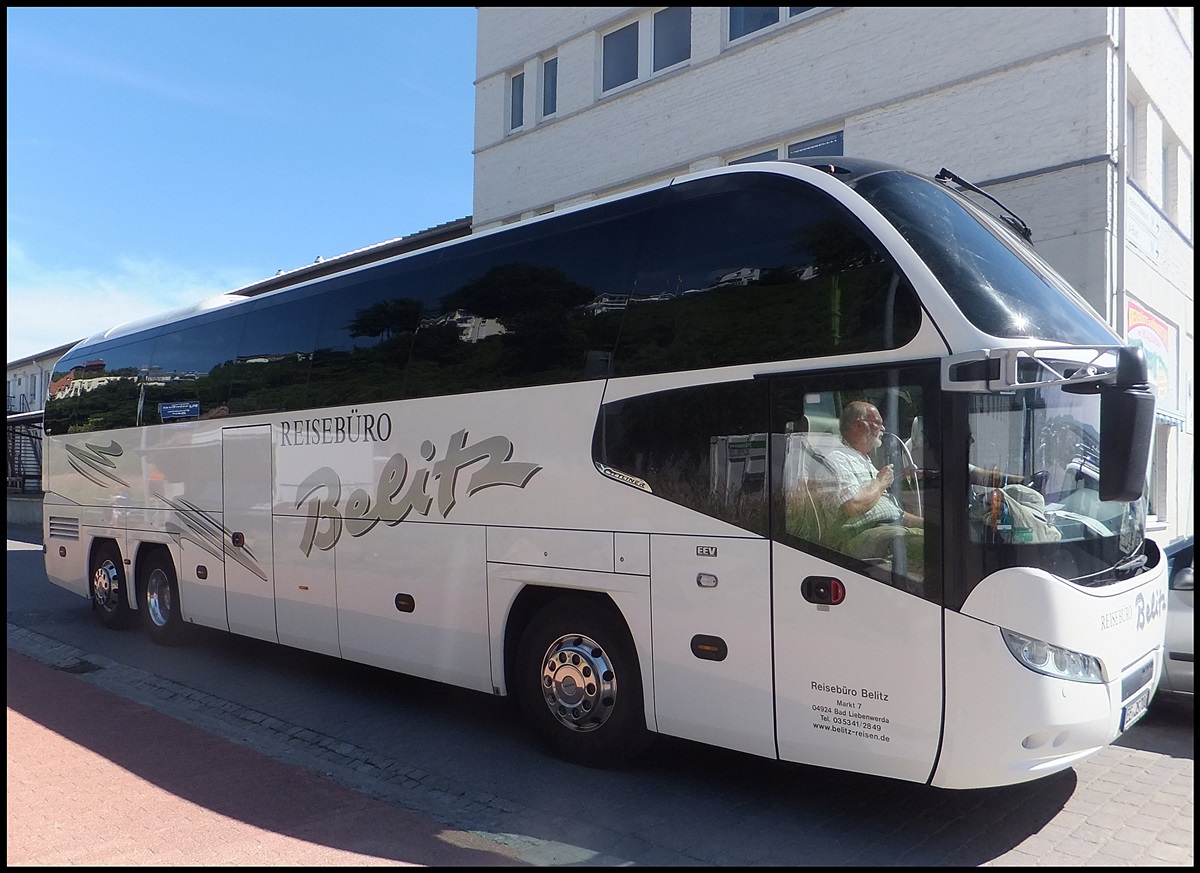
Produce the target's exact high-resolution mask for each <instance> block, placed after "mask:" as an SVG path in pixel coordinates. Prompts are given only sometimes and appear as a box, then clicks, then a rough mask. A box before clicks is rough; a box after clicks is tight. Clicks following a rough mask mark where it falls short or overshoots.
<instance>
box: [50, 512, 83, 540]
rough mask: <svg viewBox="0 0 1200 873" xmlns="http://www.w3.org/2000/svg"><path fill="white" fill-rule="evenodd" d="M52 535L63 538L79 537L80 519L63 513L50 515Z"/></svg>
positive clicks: (73, 538) (74, 538)
mask: <svg viewBox="0 0 1200 873" xmlns="http://www.w3.org/2000/svg"><path fill="white" fill-rule="evenodd" d="M50 536H52V537H58V538H59V539H63V540H77V539H79V519H77V518H67V517H65V516H62V515H52V516H50Z"/></svg>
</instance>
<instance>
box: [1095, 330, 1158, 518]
mask: <svg viewBox="0 0 1200 873" xmlns="http://www.w3.org/2000/svg"><path fill="white" fill-rule="evenodd" d="M1153 432H1154V394H1153V392H1152V391H1151V390H1150V383H1149V376H1148V373H1147V369H1146V357H1145V354H1144V353H1143V352H1142V350H1141V349H1140V348H1138V347H1136V346H1126V347H1125V348H1123V349H1121V350H1120V352H1118V358H1117V378H1116V383H1115V384H1113V385H1105V386H1103V387H1102V388H1101V389H1100V499H1101V500H1115V501H1119V502H1121V503H1127V502H1129V501H1131V500H1138V499H1140V498H1141V496H1142V490H1143V488H1144V487H1145V484H1146V468H1147V466H1148V465H1149V463H1150V441H1151V438H1152V436H1153Z"/></svg>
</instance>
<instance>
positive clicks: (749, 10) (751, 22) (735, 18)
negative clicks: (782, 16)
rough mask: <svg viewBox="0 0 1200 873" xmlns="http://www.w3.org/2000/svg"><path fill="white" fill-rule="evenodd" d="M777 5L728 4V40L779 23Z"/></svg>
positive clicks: (731, 40) (739, 37)
mask: <svg viewBox="0 0 1200 873" xmlns="http://www.w3.org/2000/svg"><path fill="white" fill-rule="evenodd" d="M779 9H780V7H778V6H730V7H729V41H730V42H733V40H735V39H741V38H742V37H743V36H747V35H748V34H751V33H756V32H758V31H760V30H762V29H763V28H765V27H770V26H771V25H772V24H777V23H779Z"/></svg>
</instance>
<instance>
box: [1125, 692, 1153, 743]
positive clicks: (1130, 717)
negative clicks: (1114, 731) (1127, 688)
mask: <svg viewBox="0 0 1200 873" xmlns="http://www.w3.org/2000/svg"><path fill="white" fill-rule="evenodd" d="M1149 706H1150V689H1149V688H1147V689H1146V690H1145V691H1143V692H1142V693H1141V694H1139V695H1138V696H1137V697H1135V698H1133V700H1131V701H1129V703H1127V704H1125V708H1124V709H1123V710H1121V732H1122V733H1124V732H1125V731H1127V730H1129V728H1131V727H1133V725H1134V723H1135V722H1137V720H1138V719H1139V718H1141V717H1142V716H1143V715H1145V714H1146V709H1147V708H1148V707H1149Z"/></svg>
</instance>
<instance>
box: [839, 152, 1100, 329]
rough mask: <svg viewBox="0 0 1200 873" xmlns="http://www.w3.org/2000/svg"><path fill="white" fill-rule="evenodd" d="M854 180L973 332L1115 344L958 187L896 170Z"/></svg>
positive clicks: (1029, 252) (1049, 270)
mask: <svg viewBox="0 0 1200 873" xmlns="http://www.w3.org/2000/svg"><path fill="white" fill-rule="evenodd" d="M853 185H854V189H855V191H857V192H858V193H859V194H860V195H862V196H863V197H864V198H866V200H867V201H868V202H869V203H870V204H871V205H872V206H874V207H875V208H876V209H878V210H879V212H880V213H881V214H882V215H883V216H884V218H886V219H887V220H888V221H889V222H891V224H892V225H893V226H894V227H895V228H896V229H897V230H899V231H900V233H901V234H902V235H903V236H904V238H905V239H906V240H908V242H909V244H910V245H912V247H913V249H915V250H916V252H917V254H918V255H920V256H921V258H922V259H923V260H924V261H925V263H926V264H927V265H928V266H929V269H930V270H931V271H932V272H933V274H934V275H935V276H936V277H937V278H938V281H940V282H941V283H942V285H943V287H945V289H946V292H947V293H948V294H949V295H950V297H951V298H953V300H954V302H955V304H956V305H957V306H958V307H959V308H960V309H961V310H962V313H963V315H965V316H966V317H967V318H968V319H969V320H970V321H971V323H972V324H974V325H975V326H976V327H978V328H979V329H980V330H982V331H985V332H986V333H989V334H991V335H992V336H997V337H1011V338H1018V337H1031V338H1036V339H1051V340H1056V341H1062V342H1069V343H1080V344H1088V343H1112V342H1115V341H1116V340H1115V338H1114V337H1113V334H1112V333H1111V331H1110V330H1109V328H1108V327H1107V325H1105V324H1104V322H1103V321H1102V320H1101V319H1100V318H1099V317H1098V316H1097V315H1096V314H1095V312H1094V311H1093V310H1092V308H1091V307H1090V306H1089V305H1088V304H1087V303H1086V301H1084V300H1083V298H1082V297H1081V296H1080V295H1079V293H1078V292H1077V291H1075V290H1074V289H1073V288H1072V287H1071V286H1070V285H1069V284H1068V283H1067V282H1066V281H1065V280H1064V279H1063V278H1062V277H1061V276H1059V275H1058V273H1057V272H1055V270H1054V268H1053V267H1051V266H1050V265H1049V264H1047V263H1046V261H1045V260H1044V259H1043V258H1042V257H1041V256H1040V255H1038V254H1037V252H1035V251H1034V250H1033V249H1032V248H1031V247H1030V246H1028V245H1027V244H1026V243H1025V242H1024V241H1023V240H1020V239H1018V237H1017V236H1016V235H1015V234H1014V233H1013V232H1012V231H1011V230H1010V229H1009V228H1007V227H1006V226H1004V225H1003V224H1002V223H1000V222H999V221H997V220H996V219H995V218H994V217H993V216H992V215H990V214H989V213H988V212H986V211H985V210H983V209H981V208H980V207H979V206H977V205H976V204H974V203H972V202H971V201H970V200H968V199H967V198H965V197H963V196H962V195H960V194H958V193H957V192H955V191H952V190H951V189H949V188H947V187H945V186H944V185H941V184H938V183H937V182H933V181H930V180H928V179H923V178H921V177H919V176H914V175H911V174H909V173H905V172H899V171H889V172H880V173H873V174H870V175H867V176H865V177H863V178H862V179H859V180H858V181H857V182H855V183H853Z"/></svg>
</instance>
